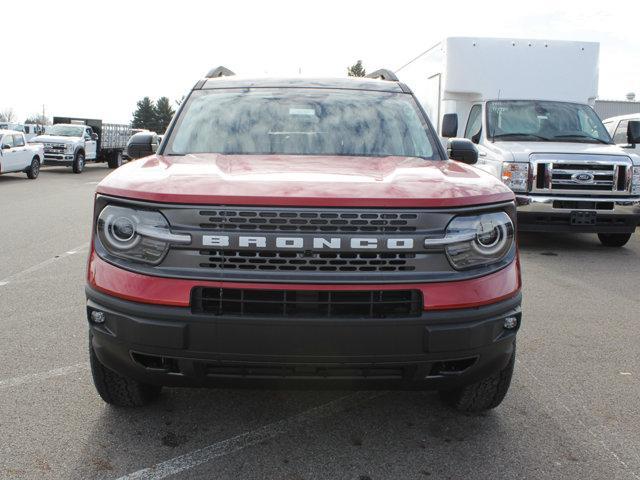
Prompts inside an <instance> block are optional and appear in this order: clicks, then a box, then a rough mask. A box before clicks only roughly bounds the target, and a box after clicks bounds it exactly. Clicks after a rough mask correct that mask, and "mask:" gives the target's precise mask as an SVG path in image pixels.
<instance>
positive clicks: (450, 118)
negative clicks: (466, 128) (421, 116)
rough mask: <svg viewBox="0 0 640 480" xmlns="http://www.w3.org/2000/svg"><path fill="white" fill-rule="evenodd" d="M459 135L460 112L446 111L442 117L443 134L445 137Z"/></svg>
mask: <svg viewBox="0 0 640 480" xmlns="http://www.w3.org/2000/svg"><path fill="white" fill-rule="evenodd" d="M457 135H458V114H457V113H445V114H444V116H443V117H442V136H443V137H445V138H451V137H456V136H457Z"/></svg>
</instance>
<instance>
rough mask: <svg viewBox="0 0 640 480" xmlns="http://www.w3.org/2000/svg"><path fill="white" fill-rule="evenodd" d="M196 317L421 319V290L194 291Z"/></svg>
mask: <svg viewBox="0 0 640 480" xmlns="http://www.w3.org/2000/svg"><path fill="white" fill-rule="evenodd" d="M191 309H192V311H193V312H194V313H201V314H202V313H207V314H213V315H229V316H242V317H246V316H253V317H265V316H266V317H269V316H275V317H332V318H333V317H340V318H342V317H358V318H388V317H417V316H419V315H420V312H421V311H422V294H421V292H420V291H419V290H378V291H375V290H367V291H313V290H250V289H229V288H205V287H197V288H194V289H193V291H192V295H191Z"/></svg>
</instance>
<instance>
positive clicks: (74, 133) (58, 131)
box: [46, 124, 84, 137]
mask: <svg viewBox="0 0 640 480" xmlns="http://www.w3.org/2000/svg"><path fill="white" fill-rule="evenodd" d="M83 132H84V127H83V126H75V125H61V124H58V125H51V126H49V127H47V128H46V133H47V135H58V136H60V137H81V136H82V134H83Z"/></svg>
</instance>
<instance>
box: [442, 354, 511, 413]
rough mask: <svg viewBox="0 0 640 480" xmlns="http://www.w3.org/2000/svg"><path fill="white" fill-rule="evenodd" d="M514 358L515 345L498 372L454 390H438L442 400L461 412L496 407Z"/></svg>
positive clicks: (472, 411)
mask: <svg viewBox="0 0 640 480" xmlns="http://www.w3.org/2000/svg"><path fill="white" fill-rule="evenodd" d="M515 360H516V351H515V345H514V350H513V354H512V355H511V359H510V360H509V363H508V364H507V366H506V367H504V368H503V369H502V370H500V371H499V372H496V373H494V374H493V375H491V376H489V377H487V378H484V379H482V380H480V381H478V382H476V383H472V384H471V385H467V386H464V387H462V388H457V389H455V390H442V391H440V398H442V400H443V401H444V402H445V403H446V404H448V405H450V406H452V407H453V408H455V409H456V410H459V411H461V412H467V413H478V412H483V411H485V410H491V409H492V408H496V407H497V406H498V405H500V403H502V400H504V397H505V395H506V394H507V390H509V385H510V384H511V377H512V376H513V366H514V364H515Z"/></svg>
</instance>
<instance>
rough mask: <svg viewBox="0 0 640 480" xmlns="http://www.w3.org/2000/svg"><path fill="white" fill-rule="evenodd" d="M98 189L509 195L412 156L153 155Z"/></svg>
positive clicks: (168, 196)
mask: <svg viewBox="0 0 640 480" xmlns="http://www.w3.org/2000/svg"><path fill="white" fill-rule="evenodd" d="M97 191H98V193H103V194H107V195H115V196H120V197H127V198H136V199H141V200H149V201H157V202H176V203H193V204H229V205H291V206H371V207H401V206H402V207H452V206H465V205H477V204H487V203H494V202H501V201H510V200H513V198H514V196H513V193H512V192H511V191H510V190H509V189H508V188H507V187H506V186H505V185H503V184H502V183H501V182H500V181H499V180H498V179H496V178H495V177H493V176H491V175H489V174H487V173H484V172H482V171H480V170H478V169H476V168H473V167H470V166H468V165H465V164H462V163H458V162H454V161H450V160H446V161H442V160H423V159H420V158H413V157H346V156H329V157H325V156H296V155H219V154H198V155H185V156H151V157H146V158H143V159H140V160H136V161H133V162H130V163H128V164H126V165H124V166H122V167H120V168H118V169H117V170H115V171H114V172H113V173H111V174H110V175H108V176H107V177H106V178H105V179H104V180H103V181H102V182H100V184H99V185H98V187H97Z"/></svg>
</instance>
